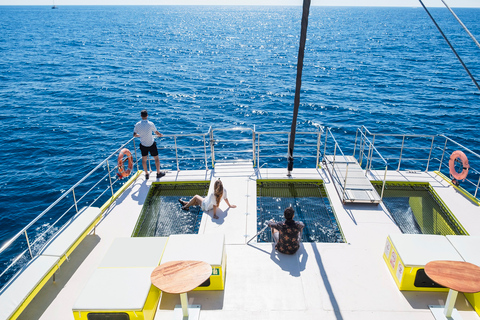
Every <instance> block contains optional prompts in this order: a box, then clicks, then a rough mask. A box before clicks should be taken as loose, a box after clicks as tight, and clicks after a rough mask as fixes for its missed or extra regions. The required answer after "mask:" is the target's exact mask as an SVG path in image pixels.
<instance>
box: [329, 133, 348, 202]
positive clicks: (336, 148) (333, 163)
mask: <svg viewBox="0 0 480 320" xmlns="http://www.w3.org/2000/svg"><path fill="white" fill-rule="evenodd" d="M329 136H330V139H331V140H333V155H332V159H331V160H330V159H329V158H328V157H327V156H326V155H327V153H328V151H327V150H328V138H329ZM337 152H338V153H339V154H338V155H337ZM323 154H324V157H323V161H324V162H325V163H328V164H327V170H329V172H330V175H331V176H332V178H333V179H337V181H339V182H340V183H339V185H340V186H341V187H342V196H341V197H342V199H345V193H346V192H347V181H348V169H349V166H350V162H349V161H348V158H347V157H346V156H345V154H344V153H343V151H342V148H341V147H340V145H339V144H338V142H337V140H336V139H335V136H334V135H333V133H332V131H331V129H330V128H328V127H327V128H326V133H325V143H324V150H323ZM337 158H339V160H340V162H341V163H344V164H345V166H346V168H345V176H344V177H342V176H340V173H341V172H342V170H341V169H340V168H339V166H338V161H337ZM330 168H331V170H330ZM342 180H343V181H342Z"/></svg>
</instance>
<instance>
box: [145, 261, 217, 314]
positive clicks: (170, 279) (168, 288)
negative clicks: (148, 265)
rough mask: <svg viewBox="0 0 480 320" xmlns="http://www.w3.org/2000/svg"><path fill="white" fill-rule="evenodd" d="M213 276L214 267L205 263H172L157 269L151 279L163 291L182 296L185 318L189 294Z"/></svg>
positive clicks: (164, 264)
mask: <svg viewBox="0 0 480 320" xmlns="http://www.w3.org/2000/svg"><path fill="white" fill-rule="evenodd" d="M211 274H212V267H211V266H210V264H208V263H206V262H203V261H190V260H187V261H170V262H166V263H163V264H161V265H159V266H158V267H156V268H155V269H154V270H153V272H152V275H151V276H150V279H151V281H152V284H153V285H154V286H155V287H157V288H158V289H160V290H161V291H164V292H167V293H172V294H180V301H181V304H182V313H183V317H188V316H189V315H188V298H187V292H189V291H192V290H193V289H195V288H196V287H198V286H199V285H201V284H202V283H204V282H205V281H206V280H207V279H208V278H209V277H210V275H211Z"/></svg>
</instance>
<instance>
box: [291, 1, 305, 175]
mask: <svg viewBox="0 0 480 320" xmlns="http://www.w3.org/2000/svg"><path fill="white" fill-rule="evenodd" d="M309 11H310V0H303V13H302V30H301V33H300V46H299V48H298V62H297V83H296V87H295V100H294V105H293V117H292V127H291V132H290V141H289V142H288V169H287V170H288V175H290V172H291V171H292V170H293V147H294V145H295V130H296V127H297V116H298V107H299V106H300V88H301V87H302V70H303V56H304V53H305V42H306V40H307V27H308V13H309Z"/></svg>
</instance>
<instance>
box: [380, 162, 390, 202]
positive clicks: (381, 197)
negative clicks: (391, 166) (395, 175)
mask: <svg viewBox="0 0 480 320" xmlns="http://www.w3.org/2000/svg"><path fill="white" fill-rule="evenodd" d="M387 169H388V165H386V166H385V173H384V174H383V185H382V194H381V195H380V200H383V190H385V183H386V182H387Z"/></svg>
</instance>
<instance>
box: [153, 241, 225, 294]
mask: <svg viewBox="0 0 480 320" xmlns="http://www.w3.org/2000/svg"><path fill="white" fill-rule="evenodd" d="M178 260H195V261H205V262H206V263H208V264H210V265H211V266H212V275H211V276H210V278H209V279H208V280H207V281H206V282H205V283H204V284H202V285H200V286H199V287H197V288H196V289H195V290H197V291H198V290H223V289H224V288H225V268H226V263H227V255H226V252H225V236H224V235H223V234H177V235H171V236H170V237H169V239H168V243H167V246H166V248H165V252H164V254H163V257H162V263H165V262H169V261H178Z"/></svg>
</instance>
